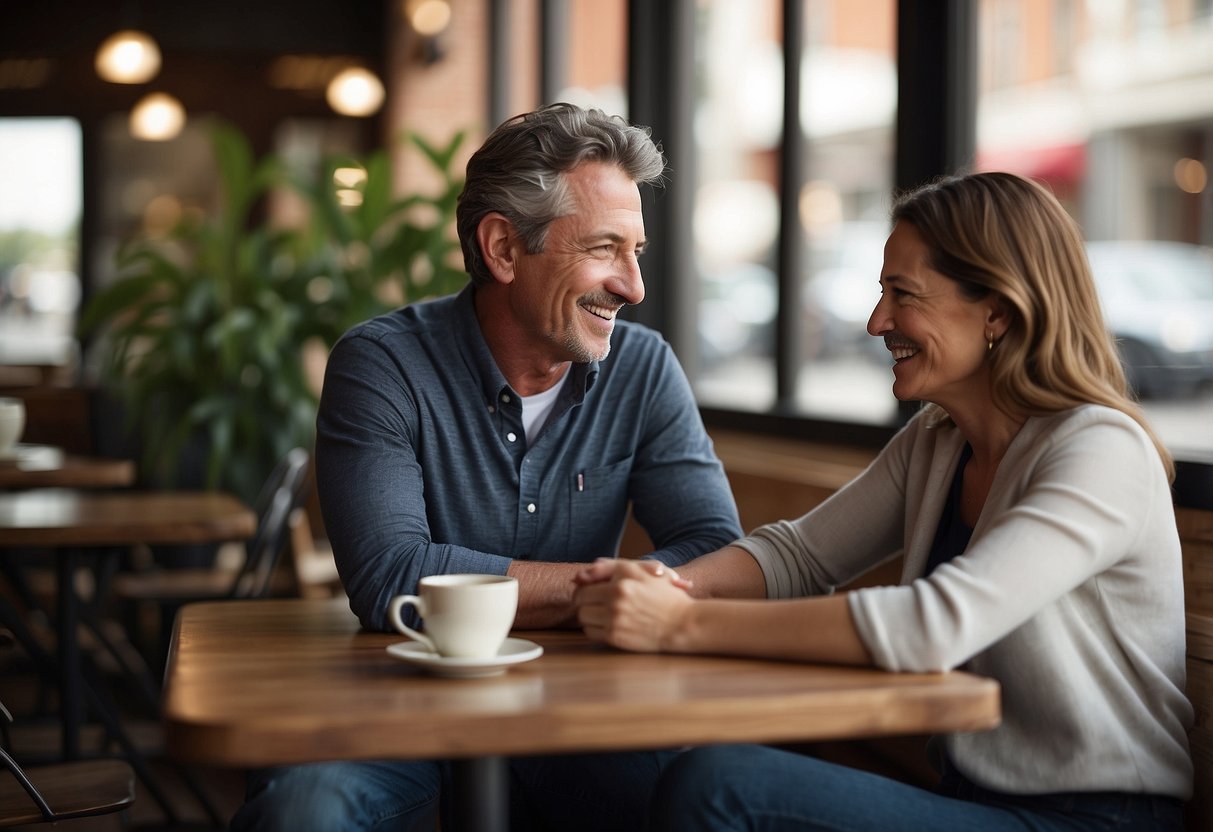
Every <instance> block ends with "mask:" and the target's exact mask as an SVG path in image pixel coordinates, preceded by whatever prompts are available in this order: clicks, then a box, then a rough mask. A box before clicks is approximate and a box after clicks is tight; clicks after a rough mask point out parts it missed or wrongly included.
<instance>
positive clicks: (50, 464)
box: [0, 445, 135, 489]
mask: <svg viewBox="0 0 1213 832" xmlns="http://www.w3.org/2000/svg"><path fill="white" fill-rule="evenodd" d="M134 484H135V463H134V462H133V461H131V460H129V459H109V458H106V457H98V456H79V455H77V454H67V453H64V452H63V451H62V450H61V449H59V448H55V447H52V446H50V445H18V446H17V452H16V454H14V455H13V456H12V457H11V458H8V459H0V489H22V488H47V487H51V488H124V487H127V486H131V485H134Z"/></svg>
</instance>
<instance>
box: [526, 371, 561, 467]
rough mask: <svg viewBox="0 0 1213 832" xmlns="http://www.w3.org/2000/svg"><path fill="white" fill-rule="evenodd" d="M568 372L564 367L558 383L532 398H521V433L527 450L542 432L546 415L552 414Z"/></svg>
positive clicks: (546, 418)
mask: <svg viewBox="0 0 1213 832" xmlns="http://www.w3.org/2000/svg"><path fill="white" fill-rule="evenodd" d="M568 374H569V370H568V368H567V367H566V368H565V370H564V375H563V376H561V377H560V381H558V382H556V383H555V384H553V385H552V386H551V387H549V388H548V389H547V390H544V391H543V392H542V393H536V394H535V395H533V396H522V397H521V398H522V432H523V434H524V435H525V436H526V444H527V447H528V448H529V447H530V446H531V442H532V441H533V440H534V439H535V437H537V436H538V435H539V431H541V430H543V423H544V422H546V421H547V420H548V414H549V413H551V412H552V407H553V406H554V405H555V404H556V397H557V396H559V395H560V388H561V387H563V386H564V379H565V377H566V376H568Z"/></svg>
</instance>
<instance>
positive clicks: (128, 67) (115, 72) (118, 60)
mask: <svg viewBox="0 0 1213 832" xmlns="http://www.w3.org/2000/svg"><path fill="white" fill-rule="evenodd" d="M96 66H97V74H98V75H100V76H101V77H102V78H103V79H105V80H106V81H112V82H114V83H115V84H143V83H146V82H147V81H150V80H152V79H153V78H155V77H156V73H157V72H159V71H160V47H158V46H156V41H154V40H152V39H151V37H149V36H148V35H146V34H144V33H143V32H138V31H135V30H134V29H124V30H123V31H121V32H115V33H114V34H112V35H110V36H109V37H108V38H106V40H105V42H104V43H102V44H101V47H100V48H99V49H98V50H97V60H96Z"/></svg>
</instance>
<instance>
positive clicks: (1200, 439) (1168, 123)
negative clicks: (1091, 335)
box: [977, 0, 1213, 461]
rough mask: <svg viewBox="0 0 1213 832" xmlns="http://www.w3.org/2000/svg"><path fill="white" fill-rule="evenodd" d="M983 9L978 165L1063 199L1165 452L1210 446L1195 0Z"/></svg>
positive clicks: (1211, 336) (1211, 223)
mask: <svg viewBox="0 0 1213 832" xmlns="http://www.w3.org/2000/svg"><path fill="white" fill-rule="evenodd" d="M1009 7H1014V8H1015V10H1016V11H1015V14H1014V15H1009V14H1008V9H1009ZM981 14H982V20H983V25H982V26H981V28H980V32H981V42H980V43H979V52H978V54H979V60H980V62H981V65H982V71H981V73H980V74H979V77H980V78H981V82H982V84H981V88H980V90H979V97H978V120H977V130H978V154H977V165H978V167H979V168H982V169H987V170H993V169H1001V170H1010V171H1013V172H1016V173H1020V174H1024V175H1027V176H1031V177H1034V178H1036V179H1038V180H1040V181H1043V182H1045V183H1046V184H1048V185H1049V186H1050V187H1051V188H1052V189H1053V191H1054V192H1055V193H1056V194H1057V195H1058V197H1060V198H1061V199H1062V201H1063V203H1064V204H1065V205H1066V206H1067V208H1068V209H1069V210H1070V211H1071V213H1072V214H1073V215H1074V217H1075V218H1076V219H1077V220H1078V222H1079V224H1080V225H1081V226H1082V228H1083V231H1084V233H1085V235H1086V237H1087V239H1088V240H1089V241H1090V242H1089V246H1088V248H1089V254H1090V260H1091V266H1092V270H1093V272H1094V275H1095V279H1096V282H1097V283H1098V286H1099V290H1100V294H1101V297H1102V301H1103V305H1104V310H1105V314H1106V316H1107V322H1108V326H1109V328H1110V329H1111V331H1112V333H1113V334H1114V335H1115V336H1116V338H1117V341H1118V344H1119V347H1120V350H1121V357H1122V360H1123V362H1124V364H1125V368H1126V371H1127V373H1128V375H1129V378H1130V381H1131V382H1132V384H1133V386H1134V387H1135V388H1136V389H1137V391H1138V392H1139V394H1140V396H1141V398H1142V403H1143V406H1144V407H1145V409H1146V412H1147V415H1148V416H1149V417H1150V418H1151V420H1152V421H1153V423H1154V424H1155V426H1156V427H1157V428H1158V430H1159V431H1160V433H1161V434H1162V437H1163V439H1164V441H1165V442H1167V444H1168V445H1169V446H1170V447H1171V449H1172V450H1173V452H1175V454H1176V456H1178V457H1179V458H1181V459H1203V460H1205V461H1213V430H1210V429H1209V425H1210V424H1213V324H1211V323H1210V321H1213V251H1211V250H1210V248H1209V247H1210V246H1211V245H1213V195H1211V193H1210V188H1209V182H1208V169H1209V165H1210V162H1211V158H1210V155H1211V154H1210V151H1211V147H1213V126H1211V125H1213V99H1210V98H1209V96H1208V95H1205V94H1204V93H1203V91H1206V90H1208V89H1210V88H1213V27H1210V25H1209V18H1208V16H1207V10H1206V9H1205V8H1204V6H1203V5H1202V4H1201V3H1198V2H1172V3H1074V2H1068V1H1067V0H1051V2H1041V3H1019V2H1014V1H1013V0H985V2H983V3H982V6H981ZM1059 17H1060V18H1061V19H1065V20H1067V21H1068V25H1065V26H1061V27H1054V26H1050V25H1049V24H1050V23H1051V22H1055V21H1056V20H1057V19H1059ZM1009 21H1013V25H1012V23H1011V22H1009ZM1050 32H1051V33H1052V35H1051V37H1049V36H1045V34H1044V33H1050ZM1029 33H1033V34H1041V37H1032V36H1029ZM1050 41H1051V42H1050ZM1198 91H1201V92H1198Z"/></svg>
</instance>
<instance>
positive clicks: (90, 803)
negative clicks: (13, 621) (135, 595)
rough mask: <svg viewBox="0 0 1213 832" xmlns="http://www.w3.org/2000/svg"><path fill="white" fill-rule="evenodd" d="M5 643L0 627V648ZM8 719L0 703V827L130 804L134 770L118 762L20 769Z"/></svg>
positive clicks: (84, 814) (101, 811)
mask: <svg viewBox="0 0 1213 832" xmlns="http://www.w3.org/2000/svg"><path fill="white" fill-rule="evenodd" d="M11 641H12V639H11V637H10V636H9V634H8V633H7V632H6V631H4V630H0V648H3V647H6V646H8V645H9V644H11ZM12 721H13V716H12V714H10V713H9V711H8V708H6V707H5V706H4V703H3V702H0V768H3V769H4V771H0V826H4V827H7V826H17V825H19V824H27V823H55V822H57V821H61V820H67V819H69V818H81V817H88V816H90V815H104V814H108V813H110V812H117V811H120V810H122V809H125V808H126V807H127V806H130V805H131V804H132V803H134V801H135V774H134V772H133V771H132V770H131V767H130V766H129V765H127V764H126V763H124V762H122V761H121V760H74V761H72V762H67V763H59V764H56V765H45V766H37V767H32V768H30V769H29V770H28V771H27V770H25V769H23V768H22V767H21V766H20V765H19V764H18V763H17V761H16V760H15V759H13V757H12V755H11V754H10V753H9V751H10V749H11V745H10V743H9V733H8V726H9V723H11V722H12Z"/></svg>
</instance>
